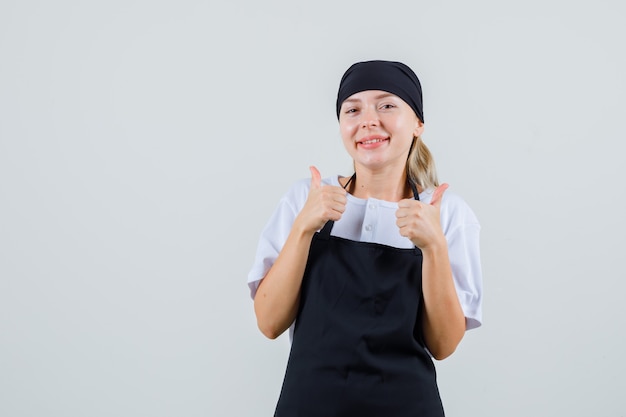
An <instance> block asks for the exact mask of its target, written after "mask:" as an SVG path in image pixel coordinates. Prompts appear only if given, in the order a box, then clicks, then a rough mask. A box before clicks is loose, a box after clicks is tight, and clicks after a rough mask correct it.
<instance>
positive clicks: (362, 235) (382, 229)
mask: <svg viewBox="0 0 626 417" xmlns="http://www.w3.org/2000/svg"><path fill="white" fill-rule="evenodd" d="M322 184H323V185H335V186H340V184H339V178H338V177H330V178H325V179H324V180H323V181H322ZM310 185H311V180H310V179H303V180H300V181H298V182H296V183H295V184H294V185H292V186H291V188H290V189H289V190H288V191H287V193H286V194H285V195H284V196H283V197H282V198H281V200H280V202H279V204H278V207H277V208H276V211H274V214H273V215H272V216H271V217H270V219H269V222H268V223H267V225H266V226H265V228H264V229H263V231H262V232H261V237H260V239H259V244H258V247H257V253H256V257H255V260H254V264H253V265H252V269H251V270H250V273H249V274H248V286H249V287H250V294H251V296H252V298H254V296H255V294H256V290H257V288H258V286H259V283H260V282H261V280H262V279H263V277H265V274H267V271H269V269H270V268H271V266H272V265H273V264H274V261H275V260H276V258H277V257H278V253H279V252H280V250H281V249H282V247H283V245H284V244H285V241H286V240H287V236H289V232H290V230H291V227H292V225H293V222H294V220H295V218H296V216H297V215H298V213H300V210H302V207H303V206H304V203H305V202H306V200H307V197H308V194H309V188H310ZM432 192H433V190H425V191H423V192H422V193H420V195H419V197H420V201H422V202H424V203H430V200H431V198H432ZM347 199H348V202H347V204H346V210H345V212H344V213H343V214H342V216H341V219H340V220H339V221H337V222H335V224H334V226H333V229H332V232H331V235H333V236H338V237H342V238H345V239H350V240H355V241H360V242H372V243H379V244H383V245H388V246H393V247H396V248H407V249H411V248H413V247H414V245H413V243H412V242H411V241H410V240H409V239H408V238H406V237H403V236H401V235H400V232H399V230H398V226H397V225H396V210H398V203H395V202H389V201H384V200H377V199H375V198H368V199H360V198H356V197H354V196H352V195H351V194H347ZM441 227H442V228H443V232H444V235H445V237H446V240H447V242H448V255H449V258H450V264H451V266H452V276H453V278H454V284H455V287H456V292H457V295H458V297H459V301H460V303H461V307H462V309H463V312H464V314H465V317H466V326H467V329H468V330H469V329H473V328H476V327H478V326H480V325H481V323H482V272H481V266H480V250H479V233H480V224H479V223H478V220H477V219H476V216H475V215H474V212H473V211H472V209H471V208H470V207H469V206H468V205H467V203H466V202H465V201H464V200H463V199H462V198H461V197H459V196H458V195H456V194H454V193H453V192H450V191H446V192H445V193H444V194H443V199H442V201H441ZM292 332H293V325H292V326H291V329H290V335H291V334H292Z"/></svg>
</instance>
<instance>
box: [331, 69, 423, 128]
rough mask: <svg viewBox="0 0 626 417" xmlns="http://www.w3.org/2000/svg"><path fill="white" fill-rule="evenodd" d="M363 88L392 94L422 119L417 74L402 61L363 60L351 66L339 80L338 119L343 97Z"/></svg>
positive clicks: (420, 93) (363, 89) (420, 95)
mask: <svg viewBox="0 0 626 417" xmlns="http://www.w3.org/2000/svg"><path fill="white" fill-rule="evenodd" d="M366 90H381V91H386V92H388V93H391V94H395V95H396V96H398V97H400V98H401V99H402V100H404V101H405V102H406V104H408V105H409V106H411V108H412V109H413V111H414V112H415V114H416V115H417V117H419V119H420V120H421V121H422V122H424V112H423V110H422V86H421V84H420V80H419V79H418V78H417V75H415V73H414V72H413V70H411V68H409V67H407V66H406V65H404V64H403V63H401V62H392V61H365V62H357V63H356V64H354V65H352V66H351V67H350V68H348V70H347V71H346V73H345V74H343V77H342V78H341V82H340V83H339V92H338V93H337V118H339V110H340V109H341V104H342V103H343V102H344V100H345V99H347V98H348V97H350V96H351V95H352V94H355V93H359V92H361V91H366Z"/></svg>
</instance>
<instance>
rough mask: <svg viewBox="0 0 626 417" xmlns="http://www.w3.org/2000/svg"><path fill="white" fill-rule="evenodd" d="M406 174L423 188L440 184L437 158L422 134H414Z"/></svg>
mask: <svg viewBox="0 0 626 417" xmlns="http://www.w3.org/2000/svg"><path fill="white" fill-rule="evenodd" d="M406 175H407V176H408V177H409V179H411V181H413V183H414V184H415V185H416V186H418V187H421V189H422V190H426V189H428V188H435V187H438V186H439V180H438V179H437V170H436V168H435V160H434V159H433V155H432V154H431V153H430V150H429V149H428V147H427V146H426V144H425V143H424V141H423V140H422V138H421V136H414V137H413V143H412V144H411V150H410V151H409V157H408V159H407V161H406Z"/></svg>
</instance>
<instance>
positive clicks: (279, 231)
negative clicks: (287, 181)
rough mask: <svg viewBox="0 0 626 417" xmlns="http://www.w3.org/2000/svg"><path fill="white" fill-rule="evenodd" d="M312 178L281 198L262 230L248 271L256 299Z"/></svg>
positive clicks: (304, 197)
mask: <svg viewBox="0 0 626 417" xmlns="http://www.w3.org/2000/svg"><path fill="white" fill-rule="evenodd" d="M309 184H310V180H301V181H298V182H296V183H295V184H294V185H293V186H292V187H291V188H290V189H289V190H288V191H287V193H286V194H285V195H284V196H283V197H282V198H281V199H280V201H279V203H278V206H277V207H276V210H275V211H274V213H272V215H271V217H270V219H269V220H268V222H267V224H266V225H265V227H264V228H263V230H262V231H261V236H260V238H259V242H258V244H257V250H256V255H255V259H254V262H253V264H252V268H251V269H250V272H249V273H248V287H249V288H250V296H251V297H252V298H253V299H254V296H255V295H256V291H257V288H258V287H259V283H260V282H261V280H262V279H263V277H265V275H266V274H267V271H269V269H270V268H271V267H272V265H274V262H275V261H276V258H277V257H278V254H279V253H280V251H281V249H282V248H283V246H284V244H285V242H286V241H287V237H288V236H289V232H290V231H291V227H292V225H293V222H294V220H295V219H296V216H297V215H298V213H299V212H300V210H301V209H302V206H303V205H304V202H305V201H306V198H307V196H308V190H309Z"/></svg>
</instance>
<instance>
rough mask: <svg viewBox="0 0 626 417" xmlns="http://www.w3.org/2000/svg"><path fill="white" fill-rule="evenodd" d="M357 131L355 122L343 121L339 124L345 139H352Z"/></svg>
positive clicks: (342, 137) (340, 131) (342, 136)
mask: <svg viewBox="0 0 626 417" xmlns="http://www.w3.org/2000/svg"><path fill="white" fill-rule="evenodd" d="M355 133H356V129H355V124H354V123H349V122H344V121H342V122H341V123H340V124H339V134H340V135H341V139H343V141H344V142H345V141H352V140H353V137H354V134H355Z"/></svg>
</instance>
